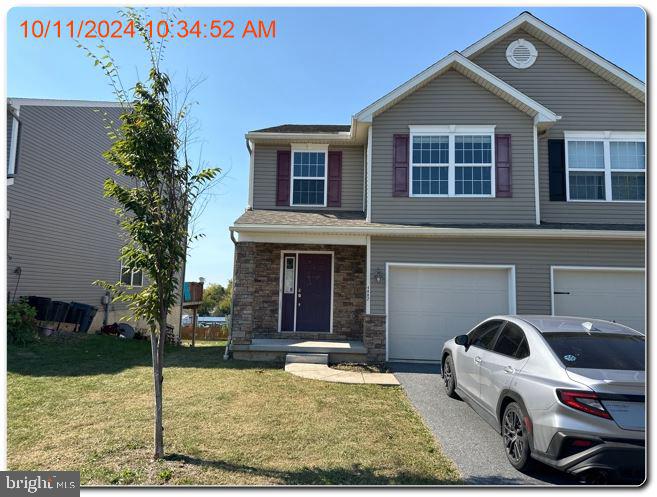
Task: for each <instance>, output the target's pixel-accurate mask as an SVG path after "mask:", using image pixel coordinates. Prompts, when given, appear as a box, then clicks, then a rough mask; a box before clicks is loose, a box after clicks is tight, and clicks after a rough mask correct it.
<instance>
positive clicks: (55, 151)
mask: <svg viewBox="0 0 657 497" xmlns="http://www.w3.org/2000/svg"><path fill="white" fill-rule="evenodd" d="M120 114H121V108H120V106H119V104H117V103H114V102H86V101H65V100H39V99H22V98H13V99H9V101H8V110H7V121H8V126H7V128H8V129H7V157H8V164H7V172H8V174H7V221H8V247H7V253H8V260H7V291H8V298H9V300H10V301H13V300H18V298H20V297H21V296H32V295H34V296H39V297H49V298H51V299H53V300H58V301H64V302H72V301H74V302H81V303H83V304H88V305H93V306H97V307H98V312H97V313H96V316H95V318H94V321H93V323H92V325H91V327H90V331H95V330H98V329H99V328H100V327H101V326H102V324H103V322H107V323H110V324H111V323H113V322H116V321H122V320H123V317H124V316H126V315H129V311H128V309H127V306H126V305H125V304H123V303H111V302H110V303H109V304H107V305H104V304H103V297H104V295H105V290H104V289H103V288H101V287H99V286H96V285H93V284H92V283H93V282H94V281H95V280H106V281H112V282H115V281H119V280H120V279H121V280H122V281H123V282H124V283H129V284H132V285H134V286H135V287H139V286H141V285H143V284H144V278H143V275H142V274H141V273H134V274H130V273H129V272H127V273H126V272H123V271H122V269H121V263H120V261H119V254H120V250H121V246H122V244H123V241H122V238H121V228H120V226H119V223H118V219H117V217H116V215H115V214H114V212H113V208H114V207H115V206H116V204H115V203H114V202H113V201H112V200H110V199H107V198H104V197H103V183H104V181H105V179H106V178H108V177H110V176H114V175H115V173H114V168H113V167H112V166H111V165H109V164H108V163H107V162H106V161H105V159H104V158H103V157H102V153H103V152H104V151H105V150H107V149H108V148H109V147H110V144H111V143H110V140H109V138H108V136H107V129H105V121H104V118H107V119H111V120H114V122H115V123H116V122H118V119H119V116H120ZM126 181H127V180H126ZM180 316H181V309H180V307H176V309H175V311H174V312H173V313H172V314H171V316H170V320H169V324H171V325H172V326H174V328H175V329H176V330H178V329H179V325H180ZM132 324H133V325H134V324H135V323H134V322H133V323H132ZM138 324H142V323H138Z"/></svg>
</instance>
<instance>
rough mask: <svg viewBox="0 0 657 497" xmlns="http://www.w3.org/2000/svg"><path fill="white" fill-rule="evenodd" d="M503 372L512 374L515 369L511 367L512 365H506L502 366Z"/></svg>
mask: <svg viewBox="0 0 657 497" xmlns="http://www.w3.org/2000/svg"><path fill="white" fill-rule="evenodd" d="M504 372H505V373H507V374H512V373H515V372H516V370H515V369H514V368H513V366H507V367H505V368H504Z"/></svg>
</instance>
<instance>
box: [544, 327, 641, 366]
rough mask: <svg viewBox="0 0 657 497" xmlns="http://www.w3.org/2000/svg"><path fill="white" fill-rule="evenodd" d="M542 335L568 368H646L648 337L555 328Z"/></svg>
mask: <svg viewBox="0 0 657 497" xmlns="http://www.w3.org/2000/svg"><path fill="white" fill-rule="evenodd" d="M543 337H544V338H545V340H546V341H547V343H548V344H549V345H550V347H551V348H552V350H554V353H555V354H556V355H557V357H558V358H559V359H560V360H561V362H562V363H563V365H564V366H566V367H567V368H591V369H619V370H625V371H644V370H645V369H646V364H645V355H646V341H645V338H644V337H641V336H637V335H623V334H612V333H583V332H576V333H570V332H555V333H543Z"/></svg>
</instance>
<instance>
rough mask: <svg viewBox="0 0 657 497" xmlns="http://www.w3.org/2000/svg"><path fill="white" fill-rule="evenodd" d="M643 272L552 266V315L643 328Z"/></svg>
mask: <svg viewBox="0 0 657 497" xmlns="http://www.w3.org/2000/svg"><path fill="white" fill-rule="evenodd" d="M644 278H645V272H644V270H643V269H639V268H594V267H589V268H582V267H559V266H555V267H552V314H554V315H560V316H582V317H590V318H598V319H606V320H608V321H615V322H617V323H621V324H624V325H626V326H629V327H630V328H634V329H635V330H638V331H641V332H644V331H645V296H646V290H645V280H644Z"/></svg>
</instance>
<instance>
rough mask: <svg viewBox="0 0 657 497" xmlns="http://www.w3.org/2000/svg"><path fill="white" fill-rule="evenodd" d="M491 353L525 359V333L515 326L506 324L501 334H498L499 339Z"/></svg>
mask: <svg viewBox="0 0 657 497" xmlns="http://www.w3.org/2000/svg"><path fill="white" fill-rule="evenodd" d="M523 344H524V347H523ZM521 347H522V350H521ZM493 351H494V352H497V353H498V354H502V355H507V356H510V357H515V358H517V359H523V358H525V357H527V356H528V355H529V350H528V347H527V343H526V340H525V333H524V332H523V331H522V330H521V329H520V328H519V327H518V326H516V325H515V324H513V323H506V326H505V327H504V329H503V330H502V333H500V337H499V338H498V339H497V342H496V343H495V348H494V349H493Z"/></svg>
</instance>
